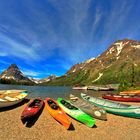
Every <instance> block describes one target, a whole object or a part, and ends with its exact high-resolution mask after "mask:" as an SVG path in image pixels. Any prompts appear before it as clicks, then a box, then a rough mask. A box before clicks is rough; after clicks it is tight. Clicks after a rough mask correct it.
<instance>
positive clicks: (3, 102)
mask: <svg viewBox="0 0 140 140" xmlns="http://www.w3.org/2000/svg"><path fill="white" fill-rule="evenodd" d="M14 94H15V95H14ZM27 95H28V92H27V91H25V90H1V91H0V108H4V107H10V106H14V105H16V104H18V103H20V102H22V101H23V100H24V99H25V98H26V97H27Z"/></svg>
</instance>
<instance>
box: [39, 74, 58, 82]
mask: <svg viewBox="0 0 140 140" xmlns="http://www.w3.org/2000/svg"><path fill="white" fill-rule="evenodd" d="M56 77H57V76H56V75H54V74H52V75H50V76H48V77H47V78H43V79H41V80H39V83H46V82H52V81H53V80H55V79H56Z"/></svg>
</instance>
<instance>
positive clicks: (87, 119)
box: [57, 98, 95, 127]
mask: <svg viewBox="0 0 140 140" xmlns="http://www.w3.org/2000/svg"><path fill="white" fill-rule="evenodd" d="M57 102H58V104H59V105H60V107H61V108H62V109H63V110H64V111H65V112H66V113H67V114H68V115H69V116H71V117H72V118H74V119H76V120H78V121H79V122H82V123H83V124H85V125H86V126H88V127H93V126H94V125H95V120H94V119H93V118H92V117H91V116H89V115H88V114H86V113H84V112H83V111H82V110H80V109H79V108H77V107H75V106H73V105H72V104H70V103H69V102H68V101H66V100H64V99H62V98H58V99H57Z"/></svg>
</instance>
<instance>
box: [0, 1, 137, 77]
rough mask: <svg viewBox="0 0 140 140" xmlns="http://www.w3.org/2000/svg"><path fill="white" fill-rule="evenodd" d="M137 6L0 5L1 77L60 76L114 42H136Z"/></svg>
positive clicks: (131, 3)
mask: <svg viewBox="0 0 140 140" xmlns="http://www.w3.org/2000/svg"><path fill="white" fill-rule="evenodd" d="M139 11H140V1H139V0H117V1H115V0H10V1H6V0H0V72H2V71H3V70H4V69H6V68H7V67H8V66H9V65H10V64H11V63H16V64H17V65H18V66H19V68H20V69H21V70H22V71H23V72H24V73H25V74H26V75H28V76H33V77H36V78H42V77H47V76H48V75H50V74H56V75H58V76H60V75H63V74H65V73H66V71H67V70H68V69H69V68H70V67H71V66H72V65H74V64H76V63H79V62H82V61H85V60H86V59H89V58H91V57H97V56H98V55H99V54H101V53H102V52H104V51H105V50H106V49H107V48H108V47H109V45H110V44H111V43H113V42H114V41H116V40H118V39H124V38H130V39H136V40H140V35H139V34H140V16H139Z"/></svg>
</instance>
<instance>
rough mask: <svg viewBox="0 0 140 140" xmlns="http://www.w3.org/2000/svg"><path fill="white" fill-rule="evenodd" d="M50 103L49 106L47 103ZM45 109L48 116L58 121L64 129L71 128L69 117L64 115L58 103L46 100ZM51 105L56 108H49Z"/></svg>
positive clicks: (49, 99)
mask: <svg viewBox="0 0 140 140" xmlns="http://www.w3.org/2000/svg"><path fill="white" fill-rule="evenodd" d="M50 101H51V104H50V103H49V102H50ZM45 103H46V109H47V110H48V112H49V113H50V115H51V116H52V117H53V118H54V119H55V120H56V121H58V122H59V123H60V124H62V125H63V126H64V127H65V128H66V129H69V128H70V126H71V121H70V120H69V117H68V116H67V115H66V113H65V112H64V111H63V110H62V109H61V108H60V107H59V105H58V103H57V102H56V101H55V100H53V99H51V98H46V102H45ZM52 103H55V105H56V106H57V107H55V108H54V107H51V106H52Z"/></svg>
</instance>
